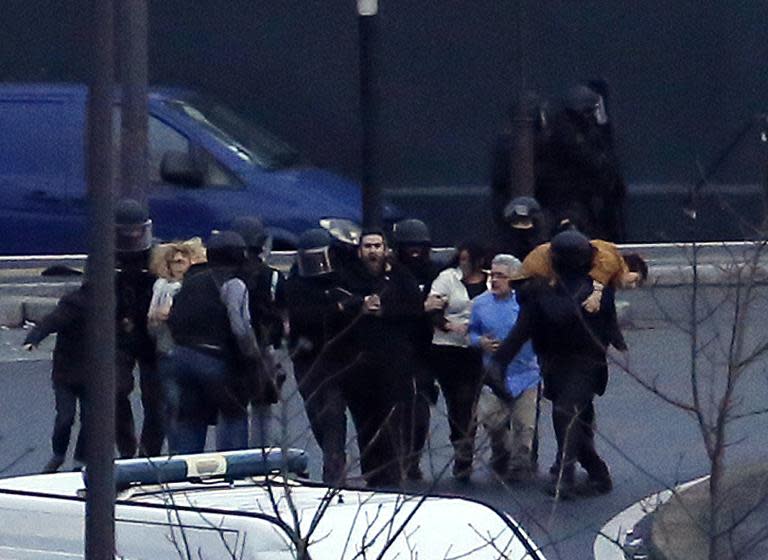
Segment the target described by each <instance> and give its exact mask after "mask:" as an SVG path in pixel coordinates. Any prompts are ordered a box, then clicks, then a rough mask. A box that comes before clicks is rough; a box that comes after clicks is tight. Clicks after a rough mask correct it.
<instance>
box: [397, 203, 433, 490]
mask: <svg viewBox="0 0 768 560" xmlns="http://www.w3.org/2000/svg"><path fill="white" fill-rule="evenodd" d="M392 236H393V245H394V251H395V256H396V258H397V260H398V262H399V263H400V264H402V265H403V266H405V268H407V269H408V271H409V272H410V273H411V274H413V276H414V278H416V282H418V284H419V290H420V291H421V296H422V303H423V302H424V300H426V298H427V295H429V291H430V289H431V287H432V281H433V280H434V279H435V278H437V275H438V274H439V273H440V267H439V266H438V265H437V264H436V263H435V262H434V261H433V260H432V256H431V254H432V236H431V235H430V232H429V228H428V227H427V224H425V223H424V222H423V221H421V220H417V219H413V218H410V219H406V220H400V221H399V222H396V223H395V224H394V226H393V228H392ZM412 330H413V338H412V340H413V343H414V346H415V352H414V362H415V363H414V379H413V394H412V400H411V402H410V404H409V405H408V407H407V408H406V410H405V413H404V422H405V425H404V426H403V432H404V437H403V439H404V441H405V443H406V445H407V450H406V452H407V453H408V455H407V456H406V464H405V475H406V477H407V478H409V479H410V480H420V479H422V478H423V475H422V472H421V468H420V466H419V463H420V459H421V454H422V451H423V449H424V444H425V443H426V440H427V436H428V434H429V418H430V409H429V407H430V405H434V404H436V402H437V396H438V393H439V389H438V387H437V384H436V383H435V379H434V375H433V373H432V371H431V370H432V366H431V364H430V362H429V359H428V356H429V350H430V347H431V345H432V321H431V317H430V315H428V314H427V313H426V312H425V311H423V309H422V311H421V313H420V314H419V316H418V317H417V318H416V320H415V321H414V323H413V325H412Z"/></svg>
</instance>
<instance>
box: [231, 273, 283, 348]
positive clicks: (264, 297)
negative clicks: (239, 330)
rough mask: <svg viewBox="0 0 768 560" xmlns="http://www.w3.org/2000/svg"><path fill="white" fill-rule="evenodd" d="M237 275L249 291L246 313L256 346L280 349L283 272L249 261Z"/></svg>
mask: <svg viewBox="0 0 768 560" xmlns="http://www.w3.org/2000/svg"><path fill="white" fill-rule="evenodd" d="M238 276H239V277H240V279H241V280H242V281H243V282H245V286H246V288H248V310H249V311H250V312H251V324H252V325H253V330H254V332H255V333H256V338H257V339H258V340H259V345H260V346H262V347H265V346H267V345H268V344H271V345H273V346H275V347H278V346H280V343H281V341H282V335H283V315H282V310H283V309H284V307H285V302H284V295H283V292H284V282H285V279H284V278H283V275H282V273H281V272H280V271H279V270H277V269H276V268H273V267H271V266H269V265H268V264H266V263H264V262H262V261H261V260H249V261H247V262H246V263H245V265H244V266H243V267H242V268H241V270H240V272H239V273H238Z"/></svg>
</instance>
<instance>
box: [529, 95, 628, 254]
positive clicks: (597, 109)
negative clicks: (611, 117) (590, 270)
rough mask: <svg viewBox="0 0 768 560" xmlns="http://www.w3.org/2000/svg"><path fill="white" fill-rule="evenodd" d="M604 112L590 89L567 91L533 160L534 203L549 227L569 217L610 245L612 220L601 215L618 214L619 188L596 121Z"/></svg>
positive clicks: (607, 139) (608, 142)
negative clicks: (546, 213) (549, 220)
mask: <svg viewBox="0 0 768 560" xmlns="http://www.w3.org/2000/svg"><path fill="white" fill-rule="evenodd" d="M604 108H605V105H604V100H603V98H602V97H601V96H600V94H598V93H597V92H596V91H595V90H594V89H593V88H591V87H590V86H588V85H586V84H579V85H577V86H574V87H572V88H570V89H569V90H568V92H567V94H566V95H565V98H564V100H563V109H562V110H561V111H559V112H558V113H557V114H556V115H555V116H554V118H553V119H552V121H551V130H550V133H549V135H548V138H547V141H546V145H545V147H544V149H542V150H541V153H540V154H539V155H540V157H539V158H538V160H537V173H536V175H537V176H536V199H537V200H538V201H539V202H540V203H541V205H542V206H543V207H544V209H545V210H546V211H547V212H548V213H549V215H550V219H551V223H553V224H557V223H559V222H560V220H562V219H563V218H570V219H571V220H572V221H575V222H578V223H580V224H581V225H582V227H583V228H584V233H586V234H587V235H588V236H589V237H592V238H599V239H606V240H610V241H616V240H617V239H618V237H619V236H620V235H621V232H620V231H619V230H618V229H617V228H618V226H617V224H616V220H615V219H614V220H606V216H607V215H609V214H611V213H614V214H616V213H617V212H618V214H620V210H617V205H619V206H620V205H621V204H623V197H624V190H625V188H624V183H623V180H622V178H621V174H620V171H619V166H618V161H617V158H616V156H615V154H614V151H613V140H612V136H611V135H607V134H606V133H605V130H604V128H603V126H602V125H601V124H600V122H599V120H598V117H599V118H600V119H601V120H602V118H603V115H604V111H603V110H604ZM618 214H617V215H618Z"/></svg>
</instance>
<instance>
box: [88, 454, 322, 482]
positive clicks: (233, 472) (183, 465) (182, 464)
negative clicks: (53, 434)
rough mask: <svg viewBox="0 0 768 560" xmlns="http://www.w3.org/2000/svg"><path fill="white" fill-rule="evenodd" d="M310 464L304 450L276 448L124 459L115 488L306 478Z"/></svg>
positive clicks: (120, 462) (118, 466)
mask: <svg viewBox="0 0 768 560" xmlns="http://www.w3.org/2000/svg"><path fill="white" fill-rule="evenodd" d="M308 462H309V459H308V457H307V454H306V452H305V451H304V450H303V449H287V450H286V451H285V453H283V451H282V450H281V449H280V448H277V447H265V448H258V449H245V450H241V451H223V452H218V453H197V454H193V455H171V456H168V457H146V458H141V459H122V460H118V461H115V486H116V487H117V488H118V489H124V488H128V487H130V486H133V485H137V484H169V483H172V482H187V481H195V480H202V479H206V478H223V479H226V480H235V479H242V478H247V477H251V476H265V475H268V474H270V473H275V472H288V473H291V474H298V475H303V474H305V473H306V471H307V464H308ZM83 481H84V482H85V486H86V488H87V487H88V472H87V469H85V470H83Z"/></svg>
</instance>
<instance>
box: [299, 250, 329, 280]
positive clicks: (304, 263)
mask: <svg viewBox="0 0 768 560" xmlns="http://www.w3.org/2000/svg"><path fill="white" fill-rule="evenodd" d="M296 264H297V265H298V268H299V276H304V277H308V276H321V275H323V274H328V273H329V272H332V271H333V267H332V266H331V259H330V257H329V255H328V247H318V248H317V249H304V250H301V251H299V252H298V259H297V262H296Z"/></svg>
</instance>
